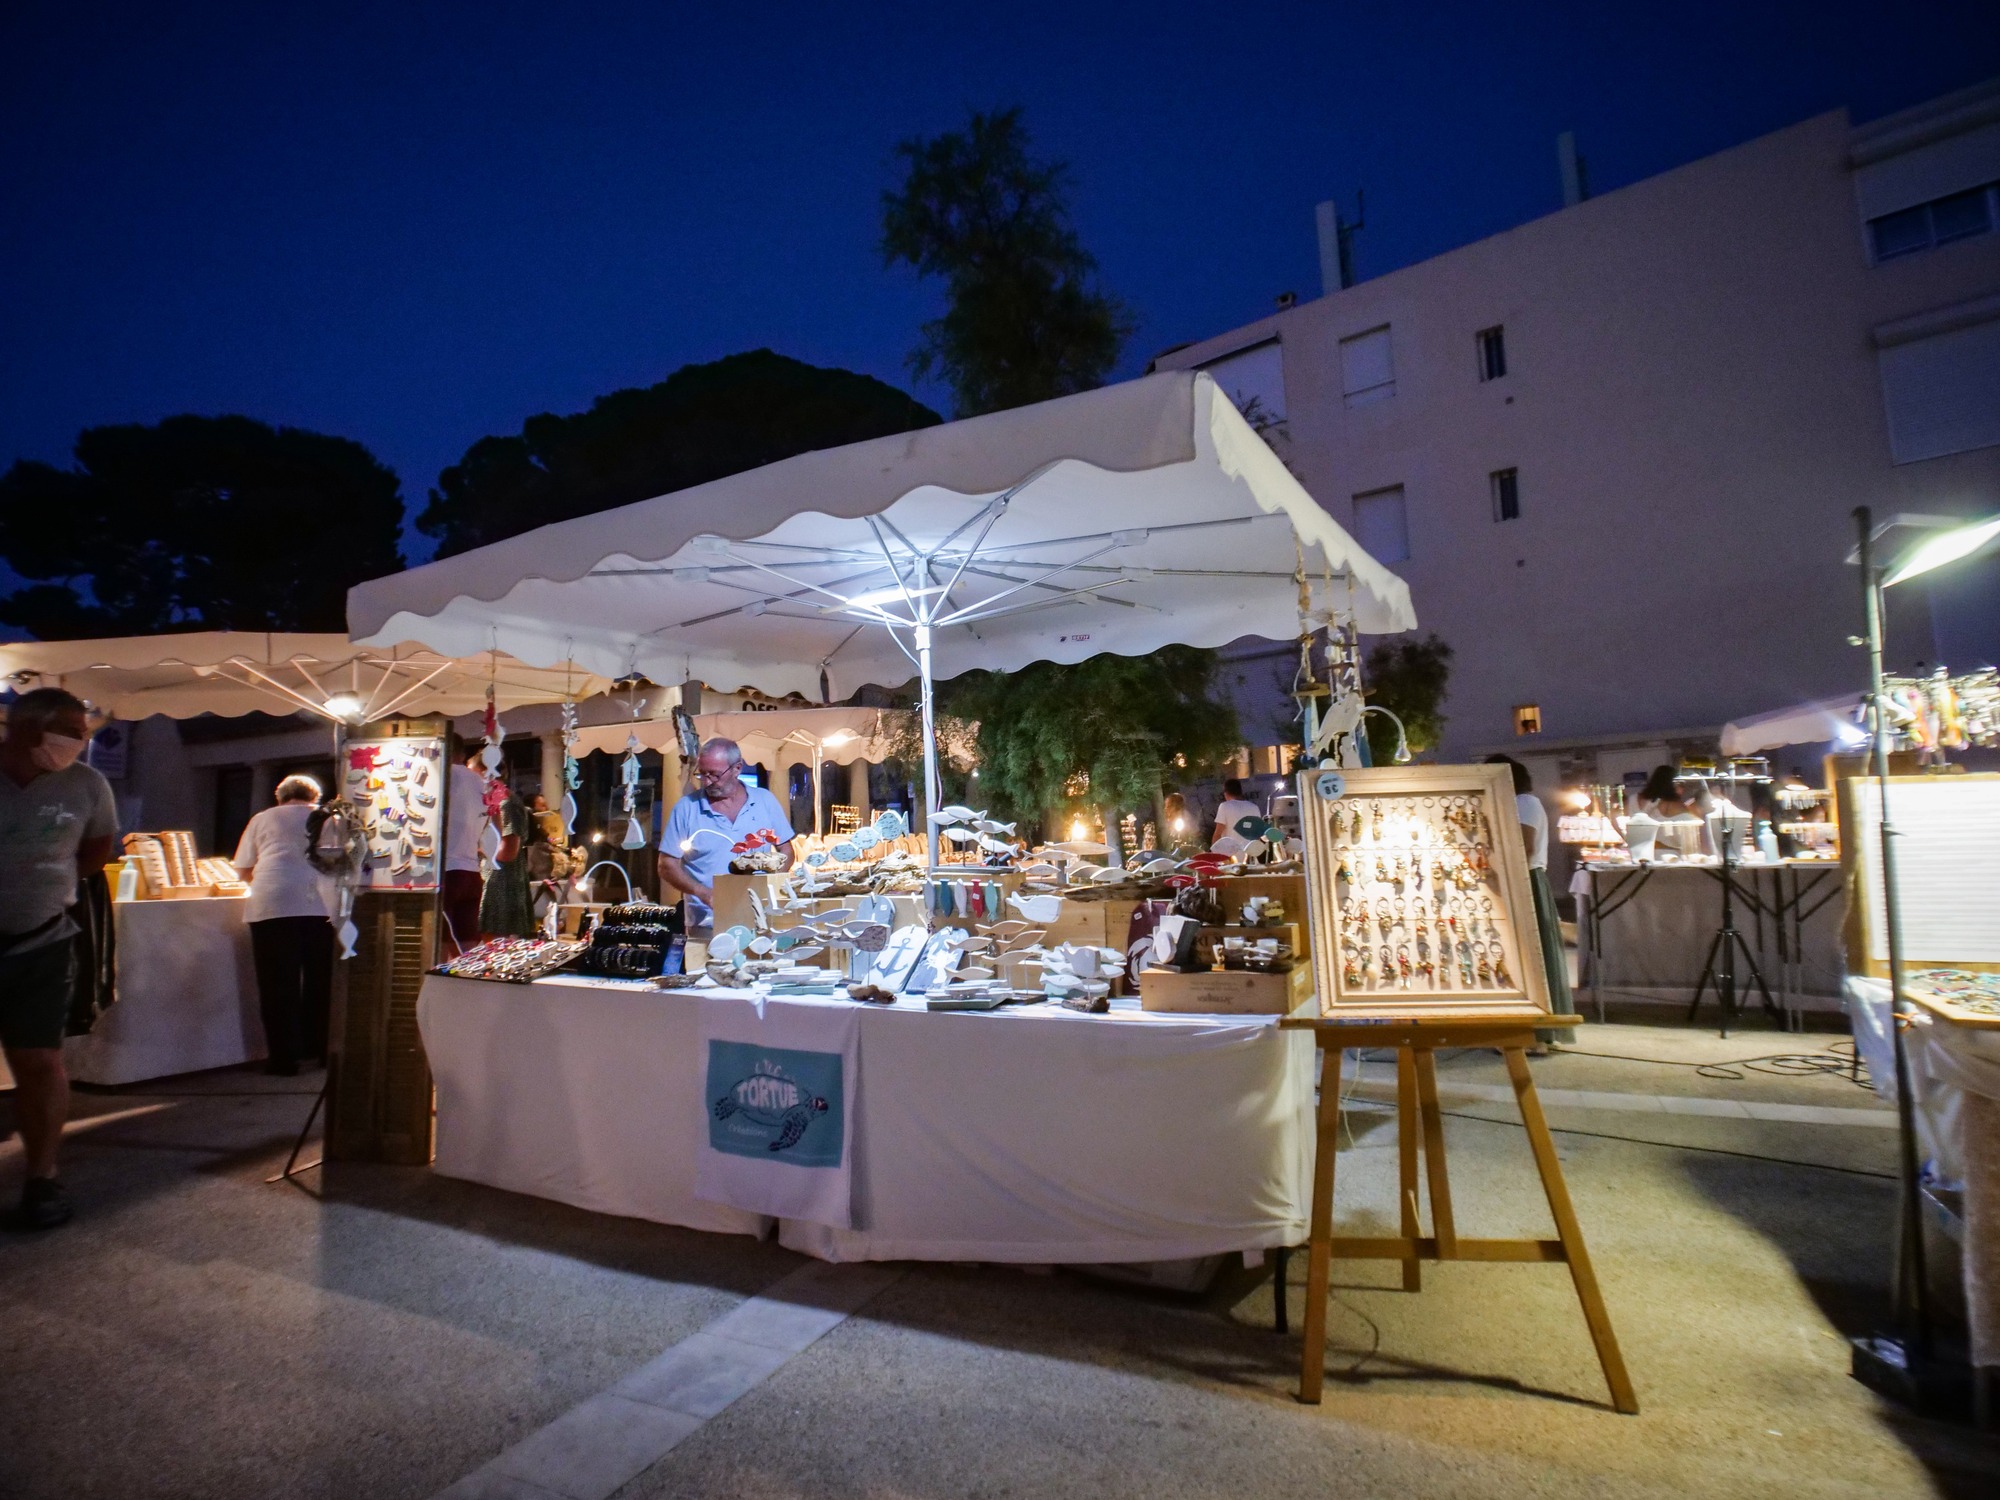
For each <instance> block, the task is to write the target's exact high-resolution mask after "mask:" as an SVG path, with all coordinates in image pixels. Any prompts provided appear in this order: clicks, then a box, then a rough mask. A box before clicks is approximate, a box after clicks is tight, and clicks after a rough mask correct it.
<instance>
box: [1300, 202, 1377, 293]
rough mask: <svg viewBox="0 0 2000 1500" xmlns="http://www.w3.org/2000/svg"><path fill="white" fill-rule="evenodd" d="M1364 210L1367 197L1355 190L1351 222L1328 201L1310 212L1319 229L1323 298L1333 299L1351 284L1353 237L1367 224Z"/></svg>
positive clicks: (1320, 273) (1353, 280)
mask: <svg viewBox="0 0 2000 1500" xmlns="http://www.w3.org/2000/svg"><path fill="white" fill-rule="evenodd" d="M1367 207H1368V203H1367V198H1366V196H1365V195H1364V193H1363V191H1362V190H1361V189H1360V188H1356V189H1355V191H1354V218H1353V219H1352V220H1349V219H1348V218H1347V217H1346V216H1345V215H1343V214H1342V213H1341V211H1340V205H1339V203H1337V202H1334V201H1333V200H1331V199H1329V200H1328V201H1327V202H1325V203H1322V204H1320V205H1319V206H1318V207H1316V208H1315V209H1314V210H1313V219H1314V222H1315V224H1316V225H1317V227H1318V229H1319V281H1320V291H1321V293H1322V294H1323V295H1326V296H1332V295H1333V294H1334V293H1335V292H1340V291H1345V290H1346V289H1347V288H1348V287H1351V286H1353V285H1354V282H1355V275H1354V236H1355V233H1356V232H1357V231H1359V230H1360V229H1362V228H1363V227H1365V225H1366V214H1367Z"/></svg>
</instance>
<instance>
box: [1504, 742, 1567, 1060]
mask: <svg viewBox="0 0 2000 1500" xmlns="http://www.w3.org/2000/svg"><path fill="white" fill-rule="evenodd" d="M1486 763H1487V764H1488V765H1489V766H1505V767H1507V769H1508V770H1509V771H1511V772H1512V773H1513V776H1514V811H1515V814H1516V815H1517V816H1518V817H1519V818H1520V820H1521V843H1522V845H1523V846H1524V847H1525V848H1526V850H1527V852H1528V889H1529V890H1530V891H1531V892H1532V893H1533V894H1534V898H1535V927H1536V929H1537V930H1538V931H1539V932H1540V933H1541V938H1542V968H1543V971H1544V972H1545V973H1546V974H1547V975H1548V981H1549V1009H1550V1010H1552V1011H1554V1012H1555V1014H1557V1015H1559V1016H1573V1015H1575V1014H1576V1001H1575V1000H1573V999H1572V998H1571V997H1570V992H1569V959H1568V957H1567V956H1566V955H1565V954H1564V952H1563V938H1562V919H1561V917H1560V915H1559V914H1558V913H1557V911H1556V893H1555V891H1554V890H1553V889H1552V888H1551V887H1550V885H1549V810H1548V809H1547V808H1545V807H1543V806H1542V799H1541V798H1540V797H1537V796H1536V795H1535V779H1534V777H1532V776H1530V775H1529V774H1528V768H1527V767H1526V766H1524V765H1522V764H1521V763H1520V762H1519V761H1518V760H1515V759H1514V757H1513V756H1511V755H1489V756H1487V757H1486ZM1535 1035H1536V1037H1537V1038H1538V1039H1539V1040H1540V1041H1541V1042H1542V1043H1544V1044H1545V1045H1546V1044H1547V1043H1550V1042H1553V1041H1555V1040H1557V1038H1558V1036H1559V1033H1557V1032H1555V1031H1538V1032H1536V1033H1535Z"/></svg>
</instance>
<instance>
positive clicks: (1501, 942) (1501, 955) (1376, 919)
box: [1298, 765, 1549, 1016]
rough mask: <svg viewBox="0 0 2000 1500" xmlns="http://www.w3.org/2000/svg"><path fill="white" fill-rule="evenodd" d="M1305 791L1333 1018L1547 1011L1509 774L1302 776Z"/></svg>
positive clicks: (1312, 881) (1495, 769)
mask: <svg viewBox="0 0 2000 1500" xmlns="http://www.w3.org/2000/svg"><path fill="white" fill-rule="evenodd" d="M1298 789H1299V819H1300V823H1301V825H1302V828H1303V832H1304V835H1305V845H1306V905H1307V912H1308V918H1309V925H1310V928H1311V935H1312V942H1311V946H1312V963H1313V971H1314V977H1315V978H1316V979H1317V980H1318V985H1319V995H1320V1007H1321V1010H1322V1011H1323V1012H1324V1013H1326V1014H1329V1015H1331V1014H1335V1013H1348V1014H1366V1015H1371V1016H1398V1015H1429V1014H1435V1013H1439V1012H1453V1011H1456V1012H1478V1013H1484V1012H1487V1011H1492V1010H1519V1009H1520V1008H1521V1007H1522V1006H1524V1005H1526V1006H1530V1007H1532V1008H1534V1009H1535V1010H1538V1011H1542V1012H1546V1011H1547V1010H1548V1009H1549V992H1548V976H1547V972H1546V971H1545V970H1544V969H1543V967H1542V945H1541V937H1540V932H1539V929H1538V928H1537V926H1536V923H1535V904H1534V893H1533V891H1532V889H1531V888H1530V887H1529V884H1528V860H1527V853H1526V850H1525V848H1524V847H1523V845H1522V842H1521V824H1520V818H1519V815H1518V814H1517V813H1516V811H1515V805H1514V783H1513V777H1512V772H1511V771H1510V770H1509V769H1508V767H1506V766H1504V765H1476V766H1380V767H1375V768H1372V769H1363V770H1348V771H1325V770H1305V771H1301V772H1299V776H1298ZM1447 949H1448V950H1449V951H1448V952H1447ZM1385 969H1386V970H1387V973H1386V974H1385V972H1384V970H1385Z"/></svg>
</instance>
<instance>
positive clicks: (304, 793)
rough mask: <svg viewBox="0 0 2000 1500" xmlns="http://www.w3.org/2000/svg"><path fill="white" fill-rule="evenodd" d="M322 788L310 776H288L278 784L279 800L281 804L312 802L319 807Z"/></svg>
mask: <svg viewBox="0 0 2000 1500" xmlns="http://www.w3.org/2000/svg"><path fill="white" fill-rule="evenodd" d="M319 799H320V786H319V783H318V782H317V781H314V780H313V779H312V777H310V776H287V777H286V778H285V779H284V780H283V781H281V782H279V783H278V791H277V800H278V801H280V802H310V803H312V804H313V805H314V806H315V807H317V806H318V805H319Z"/></svg>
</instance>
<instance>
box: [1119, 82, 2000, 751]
mask: <svg viewBox="0 0 2000 1500" xmlns="http://www.w3.org/2000/svg"><path fill="white" fill-rule="evenodd" d="M1326 248H1327V247H1325V246H1323V247H1322V257H1321V258H1322V262H1323V263H1326V262H1328V261H1330V259H1331V257H1330V256H1329V255H1328V254H1327V253H1326ZM1336 274H1337V273H1336ZM1154 367H1155V368H1158V369H1188V368H1194V367H1199V368H1205V369H1208V370H1210V371H1211V372H1213V373H1214V374H1215V376H1216V378H1217V379H1218V381H1220V382H1221V383H1222V384H1223V385H1224V386H1225V387H1226V388H1227V389H1229V390H1230V391H1231V393H1232V394H1233V395H1234V396H1235V397H1236V398H1237V400H1238V403H1239V404H1247V403H1248V402H1249V401H1250V400H1252V399H1253V398H1254V399H1255V401H1256V402H1257V404H1258V410H1259V411H1260V412H1261V414H1262V415H1263V416H1264V417H1266V418H1270V419H1275V420H1276V422H1277V425H1276V426H1275V427H1274V428H1273V429H1271V436H1272V440H1273V442H1274V445H1275V446H1276V447H1277V448H1278V450H1279V452H1280V453H1281V454H1283V455H1284V456H1285V458H1286V460H1287V461H1288V462H1289V463H1290V464H1291V465H1292V467H1293V469H1294V470H1295V471H1296V472H1297V473H1298V475H1299V476H1300V478H1301V479H1302V481H1303V482H1304V483H1305V485H1306V487H1307V488H1308V489H1309V490H1310V491H1311V492H1312V493H1313V494H1314V495H1315V496H1316V497H1317V498H1318V499H1319V501H1320V503H1321V504H1322V505H1324V506H1326V507H1327V509H1328V510H1329V511H1330V512H1332V513H1333V515H1334V516H1335V517H1337V518H1338V519H1339V520H1340V521H1341V522H1342V524H1344V525H1346V526H1348V527H1349V529H1350V530H1352V531H1353V532H1354V533H1355V535H1356V536H1357V537H1358V539H1359V540H1360V541H1361V542H1362V543H1363V544H1364V545H1366V546H1367V547H1368V548H1369V550H1370V551H1372V552H1373V553H1374V554H1375V556H1377V557H1379V558H1381V559H1383V560H1384V561H1385V562H1388V563H1389V564H1390V565H1391V566H1393V567H1394V568H1395V569H1396V570H1397V571H1398V572H1399V573H1401V574H1402V575H1403V576H1404V577H1406V578H1407V579H1408V580H1409V583H1410V588H1411V592H1412V594H1413V595H1414V596H1415V600H1416V607H1417V614H1418V617H1419V619H1420V620H1421V621H1422V624H1423V628H1424V630H1426V631H1431V630H1434V631H1436V632H1437V633H1438V634H1439V635H1441V636H1443V637H1444V639H1445V640H1446V641H1448V642H1449V643H1450V644H1451V646H1452V647H1453V648H1454V650H1455V652H1456V659H1455V661H1454V664H1453V674H1452V683H1451V689H1450V696H1449V700H1448V702H1447V703H1446V706H1445V707H1446V712H1447V714H1448V715H1449V719H1450V722H1449V724H1448V726H1447V729H1446V735H1445V743H1444V744H1443V745H1442V746H1441V751H1442V754H1443V755H1444V757H1445V758H1448V759H1449V758H1460V757H1464V756H1467V755H1470V754H1472V753H1473V752H1475V751H1486V750H1490V749H1494V748H1500V747H1506V748H1509V749H1511V750H1513V751H1514V752H1515V753H1517V754H1519V755H1520V756H1521V757H1522V758H1523V759H1524V760H1528V761H1529V763H1530V765H1531V767H1532V768H1535V769H1536V770H1537V773H1538V774H1537V785H1538V788H1541V789H1547V790H1553V789H1554V787H1555V785H1556V784H1557V779H1556V775H1555V774H1553V773H1556V772H1558V771H1566V772H1567V773H1568V774H1570V775H1575V774H1578V773H1579V772H1583V773H1584V774H1592V773H1594V774H1597V775H1601V776H1603V777H1604V778H1605V779H1616V778H1617V777H1618V776H1619V775H1621V774H1623V773H1624V772H1625V771H1627V770H1630V769H1632V768H1634V767H1639V768H1643V767H1645V766H1647V765H1650V764H1652V763H1654V762H1655V761H1657V760H1659V759H1663V758H1665V757H1664V754H1663V753H1662V752H1664V751H1665V750H1667V749H1668V747H1669V746H1670V745H1672V744H1675V743H1679V744H1683V745H1684V744H1686V743H1688V742H1689V741H1690V740H1699V739H1701V738H1702V737H1703V736H1707V737H1709V738H1711V739H1712V736H1713V734H1714V732H1715V730H1716V729H1717V728H1718V727H1719V726H1720V725H1721V724H1723V723H1724V722H1725V721H1727V720H1729V719H1731V718H1735V717H1738V716H1741V715H1744V714H1749V713H1755V712H1759V711H1761V710H1765V709H1772V708H1780V707H1784V706H1786V705H1789V704H1793V703H1797V702H1801V701H1803V700H1805V699H1809V698H1816V697H1822V696H1828V695H1832V694H1835V693H1839V692H1843V691H1848V690H1852V689H1854V688H1856V687H1858V686H1859V685H1860V684H1861V682H1862V679H1863V674H1864V672H1865V663H1864V661H1863V659H1862V656H1861V653H1860V652H1859V651H1857V650H1855V649H1854V648H1853V647H1852V646H1850V645H1849V644H1848V638H1849V636H1850V635H1852V634H1855V633H1856V632H1858V630H1859V629H1860V603H1859V587H1858V582H1857V578H1856V573H1855V570H1854V569H1853V568H1851V567H1849V566H1847V565H1846V564H1845V561H1844V560H1845V558H1846V556H1847V554H1848V552H1849V550H1850V548H1851V547H1852V546H1853V542H1854V527H1853V523H1852V521H1851V519H1850V512H1851V511H1852V510H1853V508H1854V507H1855V506H1857V505H1862V504H1867V505H1870V506H1873V507H1874V508H1875V511H1876V513H1877V515H1878V517H1879V516H1887V515H1889V514H1891V513H1895V512H1933V513H1939V512H1942V513H1952V514H1962V515H1976V514H1982V513H1988V512H1992V511H1995V510H2000V80H1996V81H1995V82H1994V83H1992V84H1988V85H1985V86H1982V87H1979V88H1975V89H1971V90H1967V91H1965V92H1963V93H1961V94H1956V95H1952V96H1949V97H1946V98H1942V99H1938V100H1935V101H1933V102H1931V103H1929V104H1926V105H1923V106H1922V107H1920V108H1917V109H1912V110H1909V111H1906V112H1904V113H1902V114H1899V115H1896V116H1893V117H1891V118H1889V119H1884V120H1878V121H1876V122H1874V123H1872V124H1868V125H1864V126H1860V127H1856V126H1854V125H1852V124H1851V123H1850V122H1849V120H1848V118H1847V115H1846V113H1845V112H1844V111H1836V112H1834V113H1831V114H1825V115H1820V116H1818V117H1816V118H1814V119H1810V120H1806V121H1803V122H1802V123H1800V124H1798V125H1794V126H1792V127H1791V128H1789V129H1786V130H1781V131H1778V132H1776V133H1775V134H1772V135H1768V136H1764V137H1762V138H1761V139H1758V140H1754V141H1750V142H1748V143H1747V144H1744V145H1741V146H1738V147H1736V148H1735V149H1733V150H1729V151H1725V152H1722V153H1721V154H1719V155H1717V156H1712V157H1709V158H1707V159H1706V160H1702V161H1697V162H1694V163H1691V164H1690V165H1688V166H1685V167H1681V168H1679V169H1677V170H1675V171H1671V172H1667V173H1664V174H1663V175H1661V176H1658V177H1654V178H1651V179H1649V180H1647V181H1644V182H1640V183H1637V184H1635V185H1633V186H1631V187H1626V188H1622V189H1620V190H1618V191H1615V192H1610V193H1606V194H1604V195H1603V196H1601V197H1596V198H1590V199H1587V200H1584V201H1579V202H1575V203H1573V204H1571V205H1570V206H1568V207H1565V208H1563V209H1562V210H1560V211H1559V212H1556V213H1552V214H1550V215H1548V216H1547V217H1545V218H1541V219H1537V220H1534V221H1533V222H1531V223H1528V224H1524V225H1522V226H1520V227H1519V228H1517V229H1513V230H1510V231H1508V232H1506V233H1504V234H1498V235H1495V236H1493V237H1492V238H1490V239H1485V240H1481V241H1479V242H1477V243H1475V244H1471V245H1467V246H1465V247H1463V248H1462V249H1458V250H1454V251H1452V252H1450V253H1448V254H1445V255H1440V256H1438V257H1436V258H1435V259H1432V260H1428V261H1424V262H1422V263H1420V264H1417V265H1413V266H1409V267H1407V268H1405V269H1403V270H1400V271H1395V272H1392V273H1390V274H1388V275H1385V276H1381V277H1378V278H1376V279H1374V280H1371V281H1363V282H1360V283H1358V284H1356V285H1353V286H1350V287H1347V288H1345V289H1341V288H1339V287H1338V285H1337V283H1336V284H1335V285H1334V286H1333V287H1332V288H1331V289H1329V290H1328V292H1327V293H1326V294H1325V295H1323V296H1321V297H1320V298H1318V299H1317V300H1314V301H1310V302H1302V303H1299V304H1298V305H1296V306H1293V307H1290V308H1287V309H1284V310H1282V311H1279V312H1277V313H1275V314H1274V315H1272V316H1270V317H1268V318H1264V319H1261V320H1259V321H1258V322H1255V323H1252V324H1249V325H1247V326H1245V327H1242V328H1237V329H1233V330H1231V331H1230V332H1228V333H1224V334H1220V335H1217V336H1215V337H1213V338H1208V339H1204V340H1202V341H1201V342H1199V343H1195V344H1191V345H1188V346H1185V347H1182V348H1178V349H1175V350H1173V351H1170V352H1169V353H1166V354H1163V355H1161V356H1160V357H1159V358H1158V359H1157V360H1156V361H1155V364H1154ZM1936 577H1937V579H1938V582H1937V585H1936V589H1937V592H1936V593H1935V595H1934V596H1933V595H1926V594H1924V593H1923V592H1922V591H1921V590H1922V585H1921V584H1918V585H1911V586H1910V589H1909V591H1908V594H1907V595H1906V596H1902V597H1896V598H1895V605H1896V609H1895V612H1894V614H1893V616H1892V620H1891V638H1890V648H1891V655H1892V658H1893V660H1894V662H1895V663H1896V664H1898V665H1903V666H1908V665H1912V664H1914V663H1915V662H1916V661H1918V660H1924V661H1929V662H1934V661H1936V660H1938V659H1940V656H1941V655H1942V659H1943V660H1945V661H1947V662H1948V663H1950V664H1951V665H1952V666H1954V667H1958V668H1966V667H1972V666H1977V665H1982V664H1984V661H1990V660H1992V659H1993V656H1994V654H1995V653H1996V652H2000V639H1997V638H1996V637H2000V562H1996V561H1995V560H1993V559H1991V558H1988V559H1985V560H1982V561H1975V562H1973V563H1969V564H1964V565H1961V566H1960V568H1958V569H1956V570H1954V571H1953V572H1952V573H1949V574H1939V575H1936ZM1898 592H1899V595H1900V594H1902V591H1898ZM1975 655H1977V656H1980V657H1982V658H1984V661H1974V660H1972V659H1971V658H1972V657H1973V656H1975ZM1600 747H1601V749H1602V751H1603V754H1602V755H1601V757H1600V756H1599V755H1598V754H1597V750H1598V749H1599V748H1600ZM1584 758H1587V761H1586V759H1584ZM1565 761H1566V762H1567V764H1566V765H1565ZM1589 762H1594V763H1589Z"/></svg>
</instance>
